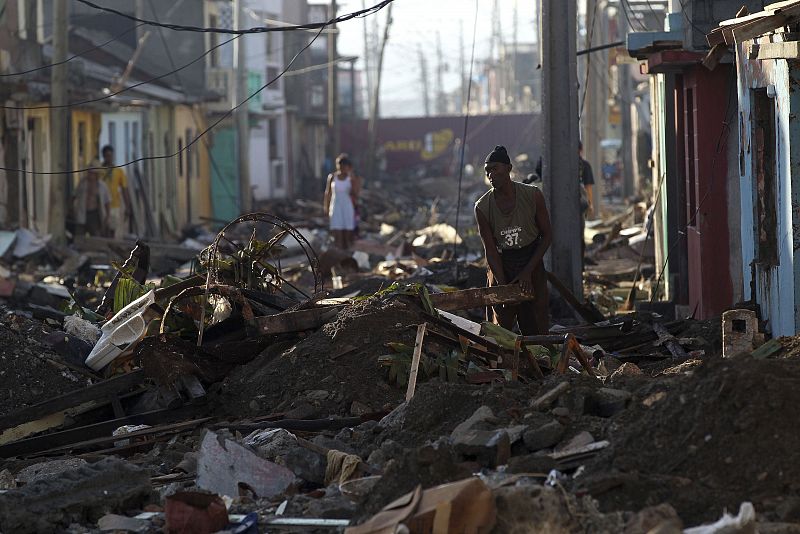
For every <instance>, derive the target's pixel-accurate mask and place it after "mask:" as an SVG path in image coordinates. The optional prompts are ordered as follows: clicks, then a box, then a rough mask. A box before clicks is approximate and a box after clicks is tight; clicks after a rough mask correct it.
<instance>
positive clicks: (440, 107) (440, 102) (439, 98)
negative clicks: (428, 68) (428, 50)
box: [436, 30, 446, 115]
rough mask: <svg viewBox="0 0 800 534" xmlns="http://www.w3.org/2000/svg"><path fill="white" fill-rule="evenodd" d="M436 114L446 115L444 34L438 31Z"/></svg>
mask: <svg viewBox="0 0 800 534" xmlns="http://www.w3.org/2000/svg"><path fill="white" fill-rule="evenodd" d="M436 55H437V56H438V58H437V62H436V114H437V115H444V113H445V111H446V110H445V98H444V60H443V59H442V34H441V33H440V32H439V30H436Z"/></svg>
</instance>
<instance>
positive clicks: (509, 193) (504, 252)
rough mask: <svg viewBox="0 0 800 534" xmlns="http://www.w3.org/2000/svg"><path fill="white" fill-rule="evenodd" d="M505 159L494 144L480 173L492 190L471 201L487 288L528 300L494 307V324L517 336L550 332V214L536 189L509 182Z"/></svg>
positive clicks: (506, 158)
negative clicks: (512, 291) (514, 291)
mask: <svg viewBox="0 0 800 534" xmlns="http://www.w3.org/2000/svg"><path fill="white" fill-rule="evenodd" d="M511 168H512V167H511V158H509V156H508V152H507V151H506V149H505V147H502V146H497V147H495V149H494V150H492V151H491V152H490V153H489V155H488V156H486V163H485V166H484V170H485V171H486V177H487V178H488V179H489V182H490V183H491V185H492V188H491V189H490V190H489V191H488V192H486V193H485V194H484V195H483V196H482V197H481V198H479V199H478V202H476V203H475V218H476V219H477V222H478V233H479V234H480V236H481V240H482V241H483V248H484V250H485V251H486V261H487V263H488V264H489V273H488V274H489V285H490V286H497V285H505V284H519V285H520V289H521V290H522V292H523V293H533V296H534V300H532V301H526V302H522V303H520V304H514V305H505V306H494V307H493V310H494V321H495V322H496V323H498V324H499V325H500V326H502V327H503V328H506V329H508V330H512V329H513V328H514V323H515V322H516V323H517V324H519V329H520V332H522V334H523V335H536V334H546V333H547V332H548V331H549V328H550V324H549V323H550V319H549V313H548V305H549V303H548V294H547V272H546V271H545V269H544V262H543V261H542V258H544V253H545V252H546V251H547V249H548V248H549V247H550V244H551V243H552V241H553V233H552V228H551V226H550V215H549V213H548V211H547V205H546V203H545V199H544V195H543V194H542V192H541V191H540V190H539V188H538V187H536V186H534V185H528V184H523V183H520V182H515V181H513V180H511Z"/></svg>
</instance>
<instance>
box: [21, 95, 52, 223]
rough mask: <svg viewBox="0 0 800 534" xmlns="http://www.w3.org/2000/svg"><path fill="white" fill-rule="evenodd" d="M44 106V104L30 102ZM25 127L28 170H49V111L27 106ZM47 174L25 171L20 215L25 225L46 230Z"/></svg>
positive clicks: (24, 118)
mask: <svg viewBox="0 0 800 534" xmlns="http://www.w3.org/2000/svg"><path fill="white" fill-rule="evenodd" d="M29 105H30V106H31V107H35V106H37V105H44V106H46V105H47V103H46V102H44V103H41V104H39V103H33V104H29ZM23 125H24V128H25V151H24V154H25V160H26V168H27V169H28V170H31V171H38V172H49V171H50V110H48V109H27V110H25V111H24V114H23ZM50 181H51V177H50V176H49V175H43V174H25V199H26V202H25V205H24V206H21V208H22V209H23V210H24V214H23V217H24V219H25V222H26V225H27V227H28V228H31V229H33V230H36V231H38V232H41V233H46V232H47V229H48V224H49V219H50Z"/></svg>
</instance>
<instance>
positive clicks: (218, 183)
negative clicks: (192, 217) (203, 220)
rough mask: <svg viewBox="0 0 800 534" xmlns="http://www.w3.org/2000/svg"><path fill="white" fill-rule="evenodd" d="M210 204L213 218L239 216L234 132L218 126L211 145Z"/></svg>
mask: <svg viewBox="0 0 800 534" xmlns="http://www.w3.org/2000/svg"><path fill="white" fill-rule="evenodd" d="M211 205H212V207H213V209H214V218H215V219H219V220H221V221H230V220H232V219H235V218H236V217H238V216H239V180H238V179H237V175H236V132H235V131H234V129H233V128H219V129H218V130H216V131H215V132H214V139H213V144H212V146H211Z"/></svg>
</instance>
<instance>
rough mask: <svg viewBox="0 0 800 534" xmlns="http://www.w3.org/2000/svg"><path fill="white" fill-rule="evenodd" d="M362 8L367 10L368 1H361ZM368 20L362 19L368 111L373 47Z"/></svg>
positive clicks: (370, 93) (370, 102) (370, 104)
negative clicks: (370, 43)
mask: <svg viewBox="0 0 800 534" xmlns="http://www.w3.org/2000/svg"><path fill="white" fill-rule="evenodd" d="M361 8H362V9H367V2H366V0H361ZM367 18H368V17H362V19H361V22H362V24H363V27H364V73H365V74H366V77H367V98H366V101H367V110H370V109H372V61H371V58H372V47H371V46H370V45H369V30H368V26H367Z"/></svg>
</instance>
